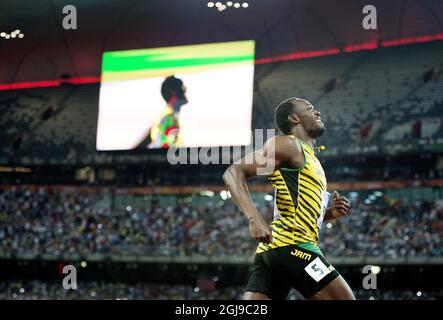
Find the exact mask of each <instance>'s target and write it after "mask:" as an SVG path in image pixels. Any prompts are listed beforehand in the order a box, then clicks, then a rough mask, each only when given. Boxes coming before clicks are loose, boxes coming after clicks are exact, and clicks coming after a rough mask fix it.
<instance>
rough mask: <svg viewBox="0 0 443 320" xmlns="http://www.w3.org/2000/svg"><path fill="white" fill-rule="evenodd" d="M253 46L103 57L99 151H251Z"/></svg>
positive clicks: (173, 49) (147, 51)
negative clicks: (229, 148)
mask: <svg viewBox="0 0 443 320" xmlns="http://www.w3.org/2000/svg"><path fill="white" fill-rule="evenodd" d="M253 78H254V41H236V42H224V43H211V44H200V45H189V46H178V47H165V48H156V49H141V50H129V51H113V52H105V53H104V54H103V62H102V81H101V87H100V99H99V115H98V125H97V143H96V146H97V150H100V151H103V150H131V149H155V148H169V147H172V146H173V147H211V146H240V145H249V144H250V143H251V117H252V97H253Z"/></svg>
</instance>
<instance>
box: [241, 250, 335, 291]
mask: <svg viewBox="0 0 443 320" xmlns="http://www.w3.org/2000/svg"><path fill="white" fill-rule="evenodd" d="M310 245H311V246H313V245H312V244H310ZM316 248H317V250H315V251H312V250H308V249H306V247H302V246H300V245H295V244H294V245H288V246H285V247H280V248H275V249H271V250H268V251H265V252H262V253H258V254H256V255H255V260H254V264H253V270H252V274H251V275H250V277H249V280H248V284H247V286H246V291H247V292H257V293H262V294H264V295H266V296H267V297H269V298H270V299H276V300H278V299H280V300H281V299H286V298H287V296H288V294H289V291H290V289H291V287H293V288H295V289H296V290H297V291H298V292H300V293H301V294H302V295H303V296H304V297H305V298H309V297H311V296H313V295H314V294H315V293H317V292H318V291H320V290H321V289H323V288H324V287H325V286H327V285H328V284H329V283H330V282H331V281H332V280H334V279H335V278H336V277H338V276H339V273H338V272H337V270H335V268H334V267H333V266H332V265H331V264H330V263H329V262H328V261H327V260H326V259H325V258H324V257H323V255H322V254H321V251H320V250H319V249H318V247H316Z"/></svg>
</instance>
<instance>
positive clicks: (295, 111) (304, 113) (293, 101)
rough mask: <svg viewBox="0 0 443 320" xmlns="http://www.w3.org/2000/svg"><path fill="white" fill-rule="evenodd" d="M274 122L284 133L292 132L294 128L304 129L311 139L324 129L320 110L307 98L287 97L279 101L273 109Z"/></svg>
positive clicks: (318, 135)
mask: <svg viewBox="0 0 443 320" xmlns="http://www.w3.org/2000/svg"><path fill="white" fill-rule="evenodd" d="M275 124H276V125H277V127H278V128H279V129H280V131H281V132H283V133H284V134H292V133H293V132H294V130H304V131H305V132H306V133H307V134H308V136H310V137H311V138H313V139H316V138H318V137H320V136H321V135H322V134H323V133H324V132H325V131H326V128H325V125H324V124H323V122H322V121H321V118H320V111H318V110H317V109H315V108H314V106H313V105H312V104H311V103H310V102H309V101H307V100H304V99H299V98H289V99H286V100H284V101H283V102H281V103H280V104H279V105H278V106H277V108H276V109H275Z"/></svg>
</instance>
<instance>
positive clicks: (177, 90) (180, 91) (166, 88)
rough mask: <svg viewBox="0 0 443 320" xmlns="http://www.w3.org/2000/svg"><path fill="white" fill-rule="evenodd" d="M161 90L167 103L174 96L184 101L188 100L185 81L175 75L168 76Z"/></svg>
mask: <svg viewBox="0 0 443 320" xmlns="http://www.w3.org/2000/svg"><path fill="white" fill-rule="evenodd" d="M161 92H162V96H163V99H165V101H166V102H167V103H169V102H170V101H171V98H173V97H175V98H177V100H181V101H183V102H184V103H186V102H188V99H187V98H186V95H185V93H186V88H185V86H184V85H183V81H182V80H180V79H178V78H176V77H174V76H170V77H167V78H166V79H165V81H163V83H162V88H161ZM184 103H183V104H184Z"/></svg>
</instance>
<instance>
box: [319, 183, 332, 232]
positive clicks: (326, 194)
mask: <svg viewBox="0 0 443 320" xmlns="http://www.w3.org/2000/svg"><path fill="white" fill-rule="evenodd" d="M330 197H331V194H330V193H329V192H327V191H323V190H322V192H321V212H320V217H318V220H317V227H318V228H319V229H321V225H322V223H323V219H324V217H325V214H326V208H327V207H328V203H329V198H330Z"/></svg>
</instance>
